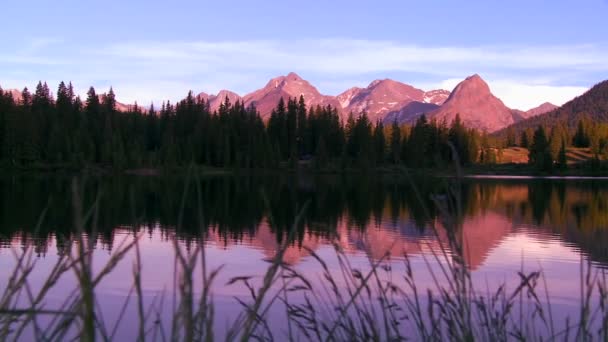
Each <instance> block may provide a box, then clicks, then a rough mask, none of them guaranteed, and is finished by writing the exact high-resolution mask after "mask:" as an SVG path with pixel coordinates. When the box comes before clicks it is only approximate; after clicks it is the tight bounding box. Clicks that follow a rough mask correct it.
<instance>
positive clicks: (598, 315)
mask: <svg viewBox="0 0 608 342" xmlns="http://www.w3.org/2000/svg"><path fill="white" fill-rule="evenodd" d="M456 165H458V163H457V162H456ZM189 177H191V178H190V179H191V181H188V182H186V185H185V188H184V196H183V198H182V208H183V207H184V205H185V198H186V194H187V193H188V192H189V191H195V192H196V193H197V194H198V199H199V205H200V201H201V186H200V182H199V179H198V176H197V175H195V174H193V175H192V176H189ZM81 188H82V187H81V186H80V185H79V183H78V181H77V180H74V181H73V183H72V193H73V196H72V197H73V206H74V212H75V216H74V225H75V227H76V228H77V234H75V235H74V237H73V238H71V239H67V245H66V246H65V248H63V249H62V251H61V253H59V256H58V259H57V260H56V262H55V264H54V265H53V266H52V267H51V268H50V269H49V270H48V275H47V278H46V280H45V281H44V282H43V283H42V284H41V285H40V286H36V288H34V287H33V286H32V284H31V282H30V276H31V274H32V271H33V270H34V268H35V267H37V263H36V257H35V252H34V248H33V247H32V246H25V247H24V248H23V249H21V250H17V249H13V250H12V251H13V254H14V257H15V260H16V266H15V267H14V269H13V270H12V272H11V275H10V277H9V280H8V283H7V286H6V288H5V289H4V291H3V293H2V294H1V296H0V339H1V340H20V339H22V338H25V336H33V338H35V339H36V340H40V341H59V340H81V341H95V340H101V341H112V340H120V336H118V335H117V334H118V330H119V329H120V328H123V329H124V327H121V322H123V318H124V315H126V314H127V309H128V308H135V312H136V313H137V326H131V327H127V328H128V329H133V331H135V330H136V331H137V336H138V338H137V339H138V340H140V341H148V340H150V341H169V340H170V341H212V340H215V339H217V338H218V336H219V335H218V333H217V332H216V331H215V330H214V329H216V328H217V325H216V323H217V322H216V321H215V319H216V318H215V304H214V302H213V288H214V286H221V285H224V284H218V283H217V275H218V274H219V273H220V272H221V271H222V270H221V267H220V268H217V269H209V268H208V267H207V254H206V251H205V243H204V228H205V227H201V241H200V243H199V244H198V245H196V246H195V247H194V248H188V249H185V248H184V246H182V245H181V244H180V243H179V242H178V240H177V239H176V238H174V239H172V244H173V250H174V265H173V266H174V274H173V279H172V281H173V291H171V292H163V294H161V295H158V296H156V297H155V298H154V299H153V300H152V302H151V303H145V300H144V293H143V292H144V291H143V285H142V276H143V273H144V271H143V267H144V263H145V261H144V260H142V258H141V254H140V245H139V239H140V238H141V233H136V234H134V235H133V236H132V237H131V238H125V239H124V240H123V242H122V243H121V244H120V245H119V246H118V247H117V248H115V249H114V252H113V254H112V256H111V257H110V258H109V260H108V261H107V263H106V264H105V265H102V266H101V267H99V266H96V267H95V268H94V267H93V250H94V247H95V242H94V241H93V239H92V238H90V236H94V234H87V232H91V231H93V232H95V230H96V225H95V223H96V220H97V217H96V216H97V213H98V201H96V202H95V203H94V204H93V206H92V207H91V208H88V209H87V210H86V211H85V210H84V208H81V203H82V202H81V200H80V199H81V196H82V195H81V193H80V191H81V190H80V189H81ZM414 189H416V188H415V187H414ZM418 196H420V195H419V194H418ZM98 198H99V197H98ZM433 201H434V203H435V205H436V206H437V208H438V209H439V210H440V212H441V220H442V223H443V227H445V230H446V232H447V236H448V242H447V243H446V244H443V243H442V242H441V241H442V240H441V239H437V241H439V243H440V248H439V249H438V250H433V251H431V255H430V256H429V257H423V260H424V262H425V264H426V265H427V270H426V271H427V272H429V273H430V274H431V277H432V279H433V282H432V285H431V286H428V287H427V286H424V287H421V286H420V285H419V284H418V282H417V280H416V279H417V278H416V276H417V274H416V272H415V271H414V268H413V267H412V264H411V258H410V257H409V256H408V255H404V256H403V262H404V264H405V272H404V274H397V273H396V272H395V271H394V270H393V268H392V266H391V265H393V260H392V259H391V257H392V256H391V255H389V254H385V255H384V256H382V257H381V258H378V259H373V258H371V257H369V267H368V268H366V269H362V268H356V267H354V266H352V264H351V263H350V261H349V258H348V257H347V255H346V254H345V253H344V251H342V250H341V248H340V246H339V244H337V243H334V244H333V246H334V250H335V256H336V258H337V260H338V265H339V272H337V274H336V272H332V271H331V270H330V268H329V266H328V263H327V261H326V260H324V259H323V258H322V257H321V256H320V255H319V254H317V253H316V252H315V251H313V250H312V249H308V252H309V253H310V255H311V257H312V259H314V260H315V262H316V263H318V265H319V270H320V271H319V272H320V279H322V282H321V283H320V284H317V283H316V282H315V281H314V279H311V278H310V277H307V276H306V275H304V274H302V273H301V272H299V271H298V270H297V269H295V268H294V267H292V266H290V265H288V264H286V263H284V262H283V256H284V253H285V251H286V249H287V247H288V246H289V245H290V243H292V242H293V241H294V238H295V236H294V234H295V231H296V227H298V225H299V223H300V222H299V221H300V220H301V218H302V216H303V213H304V212H305V211H306V207H307V206H306V205H303V206H302V207H301V208H300V210H299V213H300V214H299V215H298V216H297V217H296V218H295V220H294V223H293V228H292V230H291V232H290V233H289V234H288V236H287V238H285V239H283V240H282V243H281V245H280V247H279V248H278V249H277V251H276V254H275V256H274V257H273V258H271V259H269V260H268V268H267V270H266V272H265V274H264V275H263V277H262V281H261V283H260V284H257V285H254V283H253V282H252V277H251V276H248V275H243V276H240V277H235V278H232V279H231V280H230V281H229V282H228V284H227V285H231V286H243V287H245V288H246V289H247V290H248V293H249V294H250V296H249V298H248V299H244V298H236V300H237V301H238V302H239V303H240V305H241V306H242V310H241V312H240V313H239V314H238V315H237V317H235V318H234V321H233V324H232V327H231V328H230V329H228V330H227V331H226V333H225V336H222V338H224V339H225V340H230V341H234V340H241V341H245V340H269V341H272V340H279V341H281V340H302V339H306V340H318V341H345V340H348V341H353V340H361V341H364V340H365V341H368V340H376V341H388V340H392V341H396V340H406V339H414V340H424V341H440V340H456V341H472V340H482V341H506V340H512V339H514V340H550V341H552V340H560V341H561V340H577V341H588V340H604V341H606V340H608V308H607V305H608V295H607V290H608V287H607V283H606V275H605V273H604V272H603V271H601V270H600V271H597V270H596V271H593V270H592V267H591V264H590V262H589V263H587V262H585V261H583V260H581V264H580V266H581V273H580V291H581V295H580V298H581V302H580V307H579V309H580V311H579V314H578V315H577V316H576V317H570V318H569V319H568V320H567V322H566V324H565V325H563V324H559V325H558V323H557V322H556V320H555V319H554V317H553V316H554V310H553V308H552V306H551V298H550V295H549V290H550V289H549V288H548V285H547V284H546V281H545V279H544V277H543V274H542V271H540V270H539V271H535V272H531V273H524V272H523V271H522V272H518V273H517V276H518V279H519V283H518V285H517V286H516V287H514V288H512V289H510V290H509V289H507V286H506V284H502V285H500V286H498V287H496V288H491V289H483V290H479V289H477V288H476V287H475V285H474V284H473V280H472V277H471V273H470V271H469V268H468V266H467V264H466V258H465V257H464V248H463V247H464V246H463V241H461V240H462V239H460V237H459V235H458V232H459V225H460V222H461V217H462V206H461V193H460V181H459V178H458V177H457V178H455V179H453V180H450V183H449V184H446V191H445V193H444V194H441V195H436V196H434V197H433ZM420 202H421V203H425V201H423V199H422V198H420ZM45 214H46V213H44V212H43V213H42V215H41V217H40V219H39V222H38V226H41V225H43V224H44V217H45ZM133 215H134V217H135V216H136V215H135V213H133ZM176 215H178V217H179V219H178V225H177V227H176V230H177V231H179V230H180V229H182V227H181V222H182V215H183V211H180V212H179V213H176ZM202 217H203V212H202V210H199V219H200V221H201V222H202V221H203V220H202ZM269 220H271V221H272V215H270V217H269ZM431 229H432V230H433V231H434V232H435V233H436V234H437V229H438V228H436V227H434V226H431ZM304 248H305V247H304ZM129 255H134V261H133V284H132V288H131V290H130V292H129V294H128V296H127V298H126V300H125V302H124V304H123V306H122V307H121V308H120V310H119V314H118V316H117V317H115V322H109V321H108V320H106V319H104V317H103V314H102V312H101V309H100V307H101V306H100V303H99V302H98V299H97V298H96V286H97V285H98V284H99V283H100V281H102V279H104V277H106V276H107V275H108V274H109V273H110V272H112V271H113V269H114V268H115V267H116V266H117V265H119V264H120V263H125V262H129V260H131V259H130V258H129V257H128V256H129ZM433 266H434V267H433ZM70 273H71V274H74V275H75V277H76V279H77V283H76V284H77V286H76V287H75V288H74V289H73V291H72V292H71V294H70V295H69V296H67V297H66V298H64V301H63V303H62V304H61V305H60V306H59V307H57V308H52V309H49V308H47V307H46V305H45V303H46V301H47V299H48V295H49V292H50V291H51V290H52V289H53V288H54V287H55V286H57V284H58V282H59V280H60V279H61V278H62V277H64V276H67V275H68V274H70ZM396 277H402V279H403V280H404V284H405V285H399V284H397V282H396V281H394V280H395V279H396ZM199 282H200V286H199V285H198V284H199ZM541 286H542V287H543V290H544V291H540V287H541ZM540 292H544V293H545V296H544V297H541V295H540ZM294 296H298V298H302V299H301V300H293V298H294ZM272 308H279V309H280V310H284V312H285V318H286V320H287V326H286V327H285V329H282V330H281V331H277V330H276V329H273V328H272V327H271V322H269V312H270V310H271V309H272ZM167 312H169V314H170V320H169V321H167V320H164V319H163V314H165V313H167Z"/></svg>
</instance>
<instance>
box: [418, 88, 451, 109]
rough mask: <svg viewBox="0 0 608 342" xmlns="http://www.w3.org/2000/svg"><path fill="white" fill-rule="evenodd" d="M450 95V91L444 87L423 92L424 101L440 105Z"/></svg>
mask: <svg viewBox="0 0 608 342" xmlns="http://www.w3.org/2000/svg"><path fill="white" fill-rule="evenodd" d="M448 97H450V92H449V91H448V90H445V89H437V90H431V91H427V92H426V93H424V101H423V102H424V103H432V104H434V105H438V106H441V105H442V104H443V103H444V102H445V101H446V100H447V99H448Z"/></svg>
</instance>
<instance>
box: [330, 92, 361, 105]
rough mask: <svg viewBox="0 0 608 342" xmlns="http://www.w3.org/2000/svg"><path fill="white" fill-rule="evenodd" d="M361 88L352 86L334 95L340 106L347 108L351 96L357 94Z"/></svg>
mask: <svg viewBox="0 0 608 342" xmlns="http://www.w3.org/2000/svg"><path fill="white" fill-rule="evenodd" d="M362 90H363V88H359V87H352V88H350V89H348V90H346V91H345V92H343V93H342V94H340V95H338V96H336V100H338V102H340V107H341V108H347V107H348V106H349V105H350V103H351V101H352V100H353V97H355V96H357V95H358V94H359V93H360V92H361V91H362Z"/></svg>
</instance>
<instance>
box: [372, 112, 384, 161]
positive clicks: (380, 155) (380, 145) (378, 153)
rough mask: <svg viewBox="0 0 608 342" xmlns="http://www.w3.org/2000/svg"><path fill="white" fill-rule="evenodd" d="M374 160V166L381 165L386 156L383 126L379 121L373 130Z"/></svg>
mask: <svg viewBox="0 0 608 342" xmlns="http://www.w3.org/2000/svg"><path fill="white" fill-rule="evenodd" d="M373 140H374V152H373V154H374V160H375V162H376V164H383V163H384V160H385V155H386V138H385V137H384V126H383V125H382V122H381V121H378V122H377V123H376V127H375V128H374V135H373Z"/></svg>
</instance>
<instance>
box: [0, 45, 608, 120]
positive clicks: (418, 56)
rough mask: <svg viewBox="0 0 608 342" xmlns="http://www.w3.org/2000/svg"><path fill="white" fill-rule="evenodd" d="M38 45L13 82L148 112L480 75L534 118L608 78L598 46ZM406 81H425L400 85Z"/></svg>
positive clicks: (9, 71)
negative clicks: (263, 90) (228, 99)
mask: <svg viewBox="0 0 608 342" xmlns="http://www.w3.org/2000/svg"><path fill="white" fill-rule="evenodd" d="M30 43H31V44H26V45H27V47H28V48H26V49H23V50H17V51H19V52H18V53H15V54H14V55H6V54H5V55H0V72H2V73H3V74H4V75H5V77H11V78H13V79H17V78H18V79H23V81H24V82H26V84H32V83H34V82H36V81H37V80H38V79H43V80H44V79H47V80H52V79H57V78H59V77H65V78H66V79H69V80H72V81H73V82H74V83H75V84H78V85H79V86H80V87H82V88H86V87H88V85H94V86H96V87H102V89H104V90H105V89H106V88H107V87H109V85H113V86H114V88H115V89H116V91H117V94H118V98H119V99H121V100H122V101H124V102H133V101H135V100H138V101H139V102H140V103H149V102H150V101H154V102H155V103H160V102H161V101H162V100H165V99H169V100H171V101H176V100H178V99H179V98H182V97H183V94H185V93H186V92H187V91H188V90H189V89H192V90H194V91H195V92H200V91H205V92H210V93H214V92H217V91H219V90H220V89H231V90H234V91H236V92H238V93H240V94H244V93H247V92H249V91H252V90H254V89H257V88H259V87H262V86H263V85H264V84H265V83H266V82H267V80H268V78H270V77H272V76H275V75H277V74H284V73H287V72H289V71H297V72H300V73H302V76H303V77H305V78H310V79H311V81H312V83H313V84H315V85H317V86H318V87H319V90H320V91H322V92H325V93H329V94H337V93H339V92H341V91H343V90H345V89H346V88H349V87H350V86H354V85H365V84H364V83H363V82H360V81H359V82H357V83H356V84H349V85H347V84H346V82H345V80H366V79H369V78H373V77H374V76H377V75H382V76H380V78H384V77H390V78H396V79H398V80H400V81H403V82H406V83H410V84H412V85H414V86H417V87H421V88H425V87H424V86H423V84H427V85H428V84H435V85H437V86H438V87H441V88H446V89H448V90H451V89H452V88H453V86H454V85H455V84H456V83H457V81H460V80H461V78H460V77H464V76H466V75H470V74H473V73H479V74H481V75H482V77H484V78H486V80H487V81H488V83H489V84H490V86H491V88H492V90H493V91H494V92H495V94H496V95H497V96H498V97H500V98H501V99H502V100H503V101H504V102H505V103H506V104H507V105H509V106H510V107H514V108H523V109H526V108H528V107H532V106H535V105H537V104H539V103H541V102H544V101H550V102H553V103H555V104H561V103H563V102H565V101H567V100H569V99H570V98H572V97H573V96H575V95H579V94H580V93H581V92H582V91H584V90H585V89H586V88H585V87H581V86H580V85H581V84H583V85H585V86H587V85H591V84H593V83H595V82H597V81H600V79H594V80H589V79H588V78H589V77H590V76H589V75H593V76H591V77H597V76H596V75H608V64H607V63H606V60H608V46H605V45H593V44H581V45H574V46H572V45H568V46H559V45H558V46H513V45H510V46H504V45H503V46H473V47H458V46H435V47H433V46H418V45H410V44H403V43H399V42H394V41H371V40H356V39H322V40H294V41H274V40H254V41H223V42H212V41H131V42H122V43H115V44H110V45H105V46H104V45H102V46H94V47H93V46H89V47H86V46H84V47H83V46H80V47H79V48H78V49H76V50H75V51H64V52H65V56H69V57H65V56H57V55H52V54H50V53H46V54H45V52H46V51H47V50H46V48H47V47H48V46H50V45H52V44H57V43H58V42H57V41H55V40H53V39H41V40H38V41H33V42H30ZM62 44H63V45H62V47H63V48H65V49H67V45H66V44H65V43H64V42H62ZM36 65H37V66H36ZM50 65H54V67H51V66H50ZM3 66H4V68H3ZM404 73H405V74H408V73H410V74H415V75H416V76H415V77H416V78H415V79H410V80H408V79H400V77H398V76H395V75H402V74H404ZM28 75H30V77H28ZM70 76H74V77H73V78H70ZM540 78H543V80H542V81H540V82H539V79H540ZM437 80H446V81H444V82H441V83H439V84H438V81H437ZM1 82H2V80H1V79H0V83H1ZM21 87H22V86H20V87H19V88H21ZM339 87H344V89H338V88H339ZM427 88H428V87H427Z"/></svg>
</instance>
